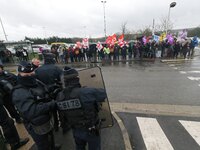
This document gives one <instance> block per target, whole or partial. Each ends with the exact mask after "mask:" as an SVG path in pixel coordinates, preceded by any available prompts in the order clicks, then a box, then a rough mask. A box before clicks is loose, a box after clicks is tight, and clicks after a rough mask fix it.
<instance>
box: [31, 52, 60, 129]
mask: <svg viewBox="0 0 200 150" xmlns="http://www.w3.org/2000/svg"><path fill="white" fill-rule="evenodd" d="M54 59H55V56H54V54H51V53H46V54H44V65H42V66H41V67H39V68H37V70H35V74H36V77H37V79H39V80H40V81H42V82H43V83H44V84H46V85H47V86H48V88H49V90H50V92H53V90H54V89H53V88H50V87H53V85H56V84H58V83H60V80H61V75H62V72H63V71H62V70H61V69H60V68H59V67H57V66H56V65H55V60H54ZM51 90H52V91H51ZM53 115H54V121H55V123H54V128H55V131H58V125H59V121H58V116H57V112H56V110H55V112H54V113H53ZM61 126H62V123H61Z"/></svg>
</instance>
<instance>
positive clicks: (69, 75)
mask: <svg viewBox="0 0 200 150" xmlns="http://www.w3.org/2000/svg"><path fill="white" fill-rule="evenodd" d="M63 71H64V77H65V79H68V80H69V79H73V78H78V71H77V70H76V69H74V68H70V67H68V66H65V67H64V68H63Z"/></svg>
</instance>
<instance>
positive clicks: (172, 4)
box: [166, 2, 176, 35]
mask: <svg viewBox="0 0 200 150" xmlns="http://www.w3.org/2000/svg"><path fill="white" fill-rule="evenodd" d="M175 6H176V2H172V3H171V4H170V5H169V12H168V18H167V25H166V35H167V30H168V27H169V26H168V25H169V21H170V8H173V7H175Z"/></svg>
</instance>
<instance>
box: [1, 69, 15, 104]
mask: <svg viewBox="0 0 200 150" xmlns="http://www.w3.org/2000/svg"><path fill="white" fill-rule="evenodd" d="M16 83H17V76H16V75H14V74H12V73H9V72H7V71H3V72H2V73H0V93H1V97H2V99H3V101H4V102H6V101H7V100H8V99H10V93H11V91H12V89H13V86H15V85H16Z"/></svg>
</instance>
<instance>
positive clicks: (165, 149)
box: [136, 117, 174, 150]
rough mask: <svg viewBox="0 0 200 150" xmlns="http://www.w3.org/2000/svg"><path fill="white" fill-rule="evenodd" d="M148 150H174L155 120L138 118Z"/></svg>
mask: <svg viewBox="0 0 200 150" xmlns="http://www.w3.org/2000/svg"><path fill="white" fill-rule="evenodd" d="M136 118H137V122H138V124H139V127H140V131H141V134H142V137H143V139H144V143H145V145H146V148H147V150H161V149H162V150H173V149H174V148H173V147H172V145H171V144H170V142H169V140H168V139H167V137H166V135H165V133H164V132H163V130H162V128H161V127H160V125H159V123H158V122H157V120H156V119H155V118H144V117H136Z"/></svg>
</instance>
